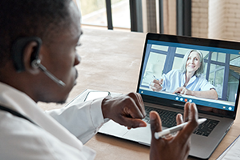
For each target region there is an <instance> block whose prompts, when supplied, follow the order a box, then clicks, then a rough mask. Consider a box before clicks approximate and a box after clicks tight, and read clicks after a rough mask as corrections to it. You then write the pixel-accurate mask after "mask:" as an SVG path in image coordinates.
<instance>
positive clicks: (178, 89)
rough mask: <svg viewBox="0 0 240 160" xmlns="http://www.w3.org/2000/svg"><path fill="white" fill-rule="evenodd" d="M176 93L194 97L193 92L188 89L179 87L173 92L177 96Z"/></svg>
mask: <svg viewBox="0 0 240 160" xmlns="http://www.w3.org/2000/svg"><path fill="white" fill-rule="evenodd" d="M175 93H179V94H185V95H192V96H193V93H192V91H190V90H188V89H187V88H186V87H178V88H177V89H176V90H175V91H174V92H173V94H175Z"/></svg>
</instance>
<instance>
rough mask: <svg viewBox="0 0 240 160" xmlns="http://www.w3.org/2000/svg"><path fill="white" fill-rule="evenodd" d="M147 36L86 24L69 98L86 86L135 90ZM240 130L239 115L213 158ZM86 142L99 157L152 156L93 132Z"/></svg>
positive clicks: (143, 148) (143, 158)
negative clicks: (74, 83) (73, 85)
mask: <svg viewBox="0 0 240 160" xmlns="http://www.w3.org/2000/svg"><path fill="white" fill-rule="evenodd" d="M145 36H146V34H145V33H134V32H121V31H107V30H97V29H89V28H83V36H82V37H81V43H82V46H81V47H80V48H79V49H78V52H79V54H80V56H81V57H82V61H81V64H80V65H78V66H77V69H78V72H79V77H78V80H77V82H78V84H77V85H76V86H75V88H74V89H73V90H72V92H71V93H70V95H69V98H68V100H67V102H69V101H71V100H72V99H73V98H74V97H76V96H77V95H78V94H80V93H82V92H83V91H84V90H86V89H94V90H108V91H111V92H117V93H128V92H131V91H136V88H137V82H138V76H139V70H140V64H141V59H142V53H143V46H144V42H145ZM39 105H40V107H42V108H43V109H53V108H60V107H62V106H63V105H55V104H45V103H39ZM238 114H239V112H238ZM239 134H240V119H239V116H237V119H236V120H235V122H234V124H233V126H232V127H231V129H230V131H229V132H228V133H227V135H226V136H225V138H224V139H223V141H222V142H221V143H220V145H219V146H218V148H217V149H216V150H215V152H214V153H213V154H212V156H211V157H210V160H213V159H216V158H217V157H218V156H219V155H220V154H221V153H222V152H223V151H224V150H225V149H226V148H227V147H228V145H229V144H230V143H231V142H232V141H233V140H234V139H235V138H236V137H237V136H238V135H239ZM86 145H87V146H89V147H90V148H92V149H94V150H95V151H96V152H97V156H96V159H98V160H112V159H138V160H146V159H149V147H146V146H143V145H139V144H137V143H133V142H129V141H125V140H122V139H118V138H114V137H109V136H105V135H101V134H97V135H96V136H94V137H93V138H92V139H91V140H90V141H89V142H87V144H86ZM189 159H191V160H194V159H195V158H192V157H189Z"/></svg>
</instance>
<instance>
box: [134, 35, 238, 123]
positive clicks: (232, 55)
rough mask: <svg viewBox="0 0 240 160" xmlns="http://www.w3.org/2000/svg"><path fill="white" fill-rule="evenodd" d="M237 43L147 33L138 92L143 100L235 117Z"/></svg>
mask: <svg viewBox="0 0 240 160" xmlns="http://www.w3.org/2000/svg"><path fill="white" fill-rule="evenodd" d="M239 74H240V44H239V43H237V42H227V41H220V40H210V39H202V38H192V37H181V36H172V35H163V34H151V33H149V34H148V35H147V38H146V42H145V48H144V54H143V59H142V66H141V71H140V77H139V83H138V89H137V92H138V93H140V94H141V95H142V97H143V99H144V101H149V102H153V103H158V104H163V105H164V104H165V105H172V106H175V107H177V106H178V107H179V106H180V107H183V104H184V103H185V102H192V103H195V104H197V106H198V109H199V110H200V111H202V112H209V113H212V114H216V115H220V116H227V117H229V116H230V117H233V118H235V113H236V109H237V105H238V103H237V102H238V89H239Z"/></svg>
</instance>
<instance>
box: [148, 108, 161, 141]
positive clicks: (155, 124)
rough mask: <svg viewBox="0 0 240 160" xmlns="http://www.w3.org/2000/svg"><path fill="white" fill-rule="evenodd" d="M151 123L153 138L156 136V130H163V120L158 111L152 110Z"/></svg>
mask: <svg viewBox="0 0 240 160" xmlns="http://www.w3.org/2000/svg"><path fill="white" fill-rule="evenodd" d="M149 116H150V124H151V133H152V138H153V137H155V136H154V134H155V132H160V131H162V122H161V119H160V117H159V115H158V113H157V112H155V111H151V112H150V114H149Z"/></svg>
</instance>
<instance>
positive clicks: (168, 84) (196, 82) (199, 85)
mask: <svg viewBox="0 0 240 160" xmlns="http://www.w3.org/2000/svg"><path fill="white" fill-rule="evenodd" d="M161 78H163V83H162V87H163V89H162V91H167V92H170V93H173V92H174V91H175V90H176V89H177V88H178V87H182V86H183V85H184V84H185V73H182V72H181V71H180V70H171V71H169V72H168V73H167V74H165V75H163V76H162V77H161ZM186 88H187V89H188V90H191V91H208V90H210V89H212V88H214V89H215V87H214V86H213V85H212V84H211V83H209V82H208V81H207V80H206V79H205V78H204V77H202V76H201V77H197V76H196V75H194V76H192V77H191V79H190V80H189V82H188V84H187V86H186Z"/></svg>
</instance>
